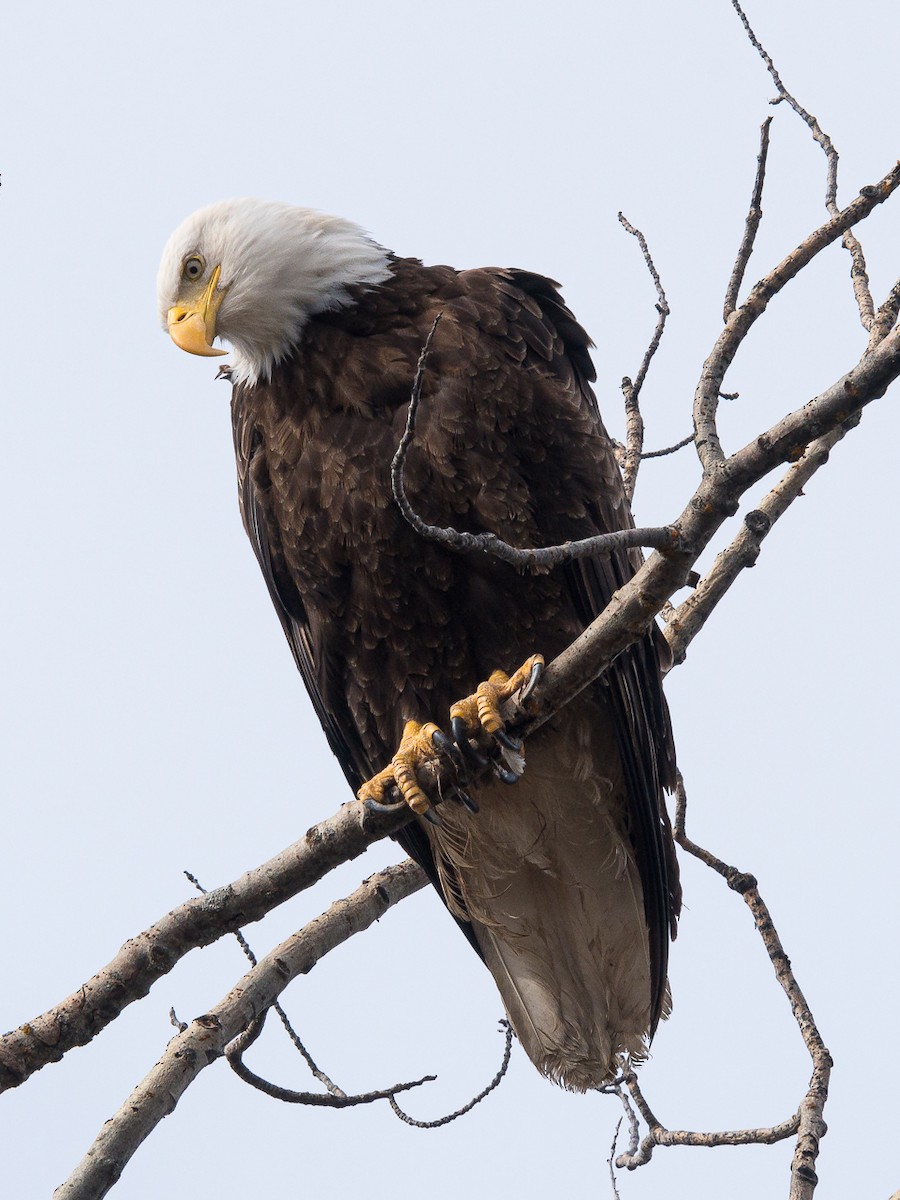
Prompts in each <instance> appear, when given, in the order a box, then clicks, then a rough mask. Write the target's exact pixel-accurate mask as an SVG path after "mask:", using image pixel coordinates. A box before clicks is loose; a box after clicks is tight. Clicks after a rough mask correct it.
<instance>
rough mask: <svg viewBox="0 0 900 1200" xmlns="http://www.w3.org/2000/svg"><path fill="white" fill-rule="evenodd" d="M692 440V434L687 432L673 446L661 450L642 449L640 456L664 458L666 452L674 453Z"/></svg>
mask: <svg viewBox="0 0 900 1200" xmlns="http://www.w3.org/2000/svg"><path fill="white" fill-rule="evenodd" d="M693 440H694V435H693V434H692V433H689V434H688V435H687V437H683V438H682V439H681V441H680V442H676V443H675V445H674V446H666V447H665V449H663V450H643V451H642V452H641V458H642V459H644V458H664V457H665V456H666V455H667V454H674V453H675V452H676V451H678V450H683V449H684V447H685V446H689V445H690V444H691V442H692V441H693Z"/></svg>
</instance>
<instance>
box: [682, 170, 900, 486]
mask: <svg viewBox="0 0 900 1200" xmlns="http://www.w3.org/2000/svg"><path fill="white" fill-rule="evenodd" d="M898 186H900V163H897V164H895V166H894V167H893V168H892V169H891V170H890V171H889V172H888V173H887V175H885V177H884V178H883V179H882V180H881V181H880V182H879V183H877V184H874V185H872V186H867V187H864V188H862V189H861V191H860V194H859V195H858V196H857V197H856V199H855V200H852V201H851V202H850V204H848V205H847V207H846V208H845V209H843V210H842V211H841V212H839V213H838V214H837V215H836V216H835V217H832V218H831V219H830V220H829V221H826V222H825V224H824V225H820V226H819V228H818V229H816V230H814V231H813V232H812V233H811V234H809V236H808V237H806V238H804V239H803V241H802V242H801V243H800V245H799V246H797V247H796V249H794V250H792V251H791V253H790V254H788V256H787V257H786V258H784V259H782V261H781V262H780V263H779V264H778V265H777V266H776V267H773V268H772V270H771V271H770V272H769V273H768V274H767V275H765V276H764V277H763V278H762V279H761V280H760V281H759V283H757V284H756V286H755V287H754V288H753V289H752V290H751V292H750V294H749V296H748V297H747V299H746V300H745V301H744V303H743V304H742V305H741V306H740V308H737V309H735V311H734V312H733V313H732V314H731V316H730V317H729V318H728V320H727V322H726V324H725V328H724V329H723V330H722V332H721V333H720V334H719V337H718V338H717V339H716V343H715V345H714V346H713V349H712V351H711V353H710V354H709V356H708V357H707V359H706V362H705V363H704V364H703V369H702V372H701V375H700V381H699V383H698V385H697V391H696V393H695V396H694V431H695V434H696V443H697V453H698V454H699V456H700V461H701V463H702V464H703V469H704V471H706V472H709V471H712V470H714V469H715V468H716V467H718V466H720V465H721V464H722V463H723V462H724V461H725V454H724V452H723V450H722V447H721V444H720V442H719V436H718V431H717V428H716V414H717V411H718V404H719V392H720V391H721V388H722V380H723V379H724V377H725V373H726V371H727V370H728V368H729V367H730V366H731V363H732V361H733V360H734V356H735V354H736V353H737V350H738V347H739V346H740V345H741V343H742V342H743V340H744V338H745V337H746V336H747V333H748V332H749V330H750V329H751V327H752V326H753V324H754V322H755V321H756V320H757V319H758V318H759V317H760V316H762V314H763V313H764V312H765V311H766V309H767V308H768V305H769V301H770V300H771V299H772V298H773V296H777V295H778V293H779V292H780V291H781V290H782V289H783V288H784V287H785V286H786V285H787V284H788V283H790V281H791V280H792V279H794V278H795V277H796V276H797V274H798V273H799V272H800V271H801V270H802V269H803V268H804V267H805V266H806V265H807V264H808V263H810V262H812V260H813V259H814V258H815V257H816V255H817V254H820V253H821V251H822V250H824V249H825V247H826V246H830V245H831V244H832V242H834V241H836V240H837V238H839V237H840V236H841V235H842V234H843V233H845V232H846V231H847V230H848V229H849V228H850V226H851V225H855V224H858V223H859V222H860V221H862V220H864V219H865V218H866V217H867V216H868V215H869V213H871V212H872V210H873V209H874V208H875V206H876V205H878V204H883V203H884V201H885V200H887V198H888V197H889V196H891V195H892V194H893V192H894V191H896V189H897V187H898Z"/></svg>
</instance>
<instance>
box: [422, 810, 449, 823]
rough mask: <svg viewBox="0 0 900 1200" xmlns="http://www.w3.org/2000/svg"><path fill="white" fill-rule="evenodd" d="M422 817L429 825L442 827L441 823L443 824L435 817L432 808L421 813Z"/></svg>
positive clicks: (435, 814)
mask: <svg viewBox="0 0 900 1200" xmlns="http://www.w3.org/2000/svg"><path fill="white" fill-rule="evenodd" d="M422 816H423V817H424V818H425V820H426V821H428V822H429V823H430V824H431V825H443V823H444V822H443V821H442V820H441V818H440V817H439V816H438V815H437V813H436V812H435V811H434V809H433V808H426V809H425V811H424V812H423V813H422Z"/></svg>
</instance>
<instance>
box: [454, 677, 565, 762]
mask: <svg viewBox="0 0 900 1200" xmlns="http://www.w3.org/2000/svg"><path fill="white" fill-rule="evenodd" d="M543 669H544V659H543V656H542V655H540V654H533V655H532V656H531V658H529V659H528V660H527V661H526V662H524V663H523V664H522V665H521V667H519V669H518V670H517V671H515V672H513V674H512V675H507V674H506V672H505V671H494V673H493V674H492V675H491V677H490V679H488V680H485V682H484V683H479V685H478V687H477V688H476V689H475V692H474V693H473V695H471V696H468V697H467V698H466V699H465V700H459V701H457V703H456V704H454V705H453V707H452V708H451V709H450V725H451V728H452V729H453V734H454V737H455V738H456V741H457V744H458V745H459V747H460V749H461V750H462V752H463V754H465V755H466V756H467V757H468V758H470V759H471V760H472V761H474V762H475V763H476V765H479V766H484V765H486V760H485V759H484V758H483V757H482V756H481V755H480V754H479V753H478V751H477V750H475V748H474V747H473V746H472V744H471V742H470V741H469V738H470V737H473V736H477V735H478V734H479V733H481V732H484V733H485V734H487V735H488V736H489V737H491V738H493V740H494V741H495V742H496V743H497V744H498V746H499V747H500V754H501V757H502V758H503V760H504V762H505V763H506V766H502V765H501V764H500V763H497V762H494V763H492V766H493V768H494V770H495V771H496V773H497V774H498V775H499V776H500V778H501V779H503V780H504V781H505V782H506V783H515V782H516V780H517V779H518V778H519V777H520V776H521V774H522V772H523V771H524V769H525V758H524V755H523V754H522V743H521V742H520V741H518V740H517V739H515V738H512V737H510V736H509V734H508V733H507V732H506V729H505V728H504V721H503V717H502V715H501V712H500V710H501V708H502V706H503V705H504V704H505V702H506V701H507V700H509V699H510V697H511V696H514V695H515V694H516V692H518V691H520V690H521V691H522V699H523V700H524V699H525V698H526V697H527V696H528V695H529V694H530V693H531V690H532V689H533V687H534V685H535V684H536V683H537V681H538V679H539V678H540V675H541V672H542V671H543Z"/></svg>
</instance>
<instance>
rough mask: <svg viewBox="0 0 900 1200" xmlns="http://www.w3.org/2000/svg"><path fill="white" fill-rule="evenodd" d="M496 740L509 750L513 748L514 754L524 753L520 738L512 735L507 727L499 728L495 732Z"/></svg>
mask: <svg viewBox="0 0 900 1200" xmlns="http://www.w3.org/2000/svg"><path fill="white" fill-rule="evenodd" d="M494 740H495V741H497V742H499V743H500V745H501V746H505V747H506V749H507V750H512V752H513V753H514V754H521V753H522V743H521V742H520V741H519V739H518V738H514V737H510V735H509V734H508V733H507V732H506V730H505V729H498V730H497V732H496V733H495V734H494Z"/></svg>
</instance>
